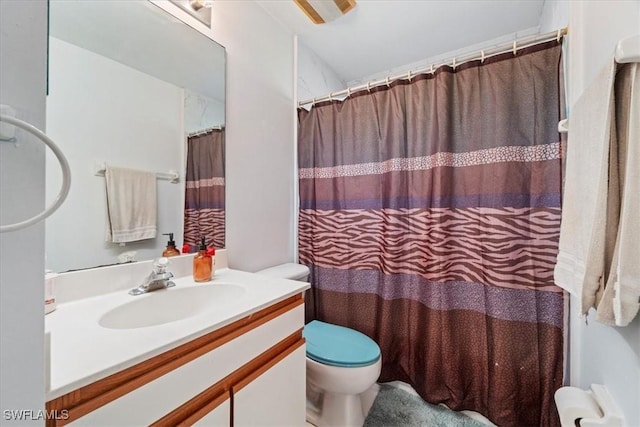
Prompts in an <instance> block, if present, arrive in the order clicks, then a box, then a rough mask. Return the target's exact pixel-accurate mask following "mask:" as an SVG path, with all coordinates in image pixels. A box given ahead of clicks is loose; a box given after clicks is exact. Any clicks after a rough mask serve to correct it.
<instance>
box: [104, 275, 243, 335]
mask: <svg viewBox="0 0 640 427" xmlns="http://www.w3.org/2000/svg"><path fill="white" fill-rule="evenodd" d="M245 292H246V289H245V288H244V287H242V286H239V285H231V284H222V283H216V284H202V285H196V286H190V287H185V288H180V287H175V288H169V289H163V290H159V291H153V292H150V293H148V294H144V295H138V296H131V301H130V302H127V303H125V304H123V305H120V306H118V307H116V308H113V309H111V310H109V311H108V312H106V313H105V314H104V315H103V316H102V317H101V318H100V320H99V322H98V323H99V324H100V326H102V327H103V328H108V329H137V328H146V327H148V326H157V325H162V324H164V323H170V322H175V321H178V320H183V319H187V318H189V317H192V316H196V315H198V314H201V313H204V312H207V311H210V310H215V309H216V307H220V306H221V304H227V303H228V302H229V301H233V300H235V299H237V298H239V297H241V296H242V295H243V294H244V293H245Z"/></svg>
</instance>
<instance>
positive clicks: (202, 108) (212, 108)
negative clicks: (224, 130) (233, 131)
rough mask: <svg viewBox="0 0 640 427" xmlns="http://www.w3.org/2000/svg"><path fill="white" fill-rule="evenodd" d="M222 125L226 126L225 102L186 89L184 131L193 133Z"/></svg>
mask: <svg viewBox="0 0 640 427" xmlns="http://www.w3.org/2000/svg"><path fill="white" fill-rule="evenodd" d="M221 125H224V102H221V101H218V100H217V99H213V98H208V97H206V96H204V95H202V94H199V93H196V92H194V91H192V90H189V89H185V91H184V131H185V132H186V133H192V132H197V131H201V130H204V129H209V128H211V127H213V126H221Z"/></svg>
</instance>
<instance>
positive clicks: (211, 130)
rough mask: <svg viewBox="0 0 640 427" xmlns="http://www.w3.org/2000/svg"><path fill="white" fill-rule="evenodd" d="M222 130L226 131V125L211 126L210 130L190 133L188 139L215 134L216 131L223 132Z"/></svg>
mask: <svg viewBox="0 0 640 427" xmlns="http://www.w3.org/2000/svg"><path fill="white" fill-rule="evenodd" d="M222 129H224V125H218V126H211V127H210V128H206V129H202V130H199V131H196V132H191V133H188V134H187V137H188V138H191V137H192V136H198V135H204V134H205V133H209V132H213V131H214V130H222Z"/></svg>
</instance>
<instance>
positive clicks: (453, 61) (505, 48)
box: [298, 27, 569, 107]
mask: <svg viewBox="0 0 640 427" xmlns="http://www.w3.org/2000/svg"><path fill="white" fill-rule="evenodd" d="M568 32H569V30H568V28H566V27H565V28H561V29H559V30H557V31H550V32H548V33H545V34H537V35H535V36H529V37H524V38H521V39H516V40H514V41H513V42H509V43H504V44H500V45H499V46H496V47H493V48H491V49H483V50H480V51H478V52H475V53H472V54H467V55H462V56H454V57H452V58H450V59H449V60H447V61H445V62H441V63H439V64H437V65H436V64H431V65H429V66H427V67H421V68H417V69H414V70H410V71H408V72H406V73H403V74H397V75H394V76H387V77H386V78H384V79H379V80H372V81H369V82H367V83H365V84H361V85H358V86H354V87H350V88H347V89H344V90H341V91H338V92H332V93H330V94H328V95H325V96H322V97H316V98H313V99H308V100H306V101H301V102H298V107H302V106H304V105H308V104H311V106H313V104H317V103H318V102H322V101H332V100H333V98H338V97H341V96H343V95H347V97H348V96H350V95H351V94H352V93H354V92H358V91H361V90H364V89H367V90H371V89H373V88H374V87H377V86H381V85H383V84H386V85H387V86H388V85H389V84H391V83H392V82H394V81H396V80H403V79H404V80H411V79H412V78H413V77H415V76H417V75H418V74H424V73H432V74H433V73H435V71H436V69H437V68H438V67H441V66H443V65H450V66H452V67H453V68H456V67H457V66H459V65H461V64H463V63H465V62H469V61H475V60H478V59H479V60H481V61H483V62H484V60H485V59H487V58H489V57H492V56H496V55H500V54H502V53H506V52H513V53H514V55H515V53H516V52H517V51H518V50H519V49H523V48H526V47H530V46H534V45H536V44H539V43H544V42H547V41H550V40H553V39H556V40H558V41H560V40H561V39H562V37H563V36H565V35H567V34H568Z"/></svg>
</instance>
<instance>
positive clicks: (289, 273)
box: [256, 263, 309, 282]
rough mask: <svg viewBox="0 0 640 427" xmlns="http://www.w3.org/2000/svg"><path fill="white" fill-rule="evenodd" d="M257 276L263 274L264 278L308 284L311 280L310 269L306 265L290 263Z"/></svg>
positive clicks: (264, 271) (268, 269)
mask: <svg viewBox="0 0 640 427" xmlns="http://www.w3.org/2000/svg"><path fill="white" fill-rule="evenodd" d="M256 274H262V275H264V276H268V277H274V278H278V279H289V280H298V281H300V282H306V281H307V280H308V279H309V268H307V266H306V265H302V264H294V263H288V264H280V265H276V266H275V267H270V268H266V269H264V270H260V271H257V272H256Z"/></svg>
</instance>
